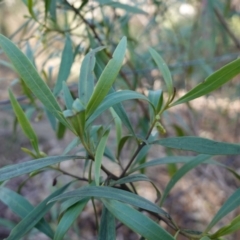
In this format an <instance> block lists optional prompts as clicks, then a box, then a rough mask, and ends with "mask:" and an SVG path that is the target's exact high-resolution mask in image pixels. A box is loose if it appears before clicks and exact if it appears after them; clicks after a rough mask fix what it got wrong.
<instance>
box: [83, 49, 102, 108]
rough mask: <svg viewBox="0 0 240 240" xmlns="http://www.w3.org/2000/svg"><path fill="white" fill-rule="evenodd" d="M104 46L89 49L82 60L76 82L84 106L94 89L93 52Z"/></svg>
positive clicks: (94, 59)
mask: <svg viewBox="0 0 240 240" xmlns="http://www.w3.org/2000/svg"><path fill="white" fill-rule="evenodd" d="M104 48H105V47H98V48H96V49H94V50H91V51H90V52H89V53H88V54H87V55H86V56H85V57H84V59H83V61H82V65H81V71H80V76H79V84H78V97H79V99H80V100H81V101H82V103H83V104H84V106H86V105H87V103H88V101H89V99H90V97H91V95H92V93H93V89H94V74H93V70H94V67H95V62H96V58H95V54H96V52H98V51H101V50H102V49H104Z"/></svg>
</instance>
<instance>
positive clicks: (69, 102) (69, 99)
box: [62, 82, 74, 110]
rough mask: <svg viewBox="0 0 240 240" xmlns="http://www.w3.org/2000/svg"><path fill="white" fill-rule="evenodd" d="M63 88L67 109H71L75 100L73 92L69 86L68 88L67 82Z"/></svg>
mask: <svg viewBox="0 0 240 240" xmlns="http://www.w3.org/2000/svg"><path fill="white" fill-rule="evenodd" d="M62 89H63V96H64V100H65V105H66V107H67V109H69V110H71V109H72V104H73V101H74V100H73V97H72V94H71V92H70V91H69V88H68V86H67V84H66V83H65V82H63V85H62Z"/></svg>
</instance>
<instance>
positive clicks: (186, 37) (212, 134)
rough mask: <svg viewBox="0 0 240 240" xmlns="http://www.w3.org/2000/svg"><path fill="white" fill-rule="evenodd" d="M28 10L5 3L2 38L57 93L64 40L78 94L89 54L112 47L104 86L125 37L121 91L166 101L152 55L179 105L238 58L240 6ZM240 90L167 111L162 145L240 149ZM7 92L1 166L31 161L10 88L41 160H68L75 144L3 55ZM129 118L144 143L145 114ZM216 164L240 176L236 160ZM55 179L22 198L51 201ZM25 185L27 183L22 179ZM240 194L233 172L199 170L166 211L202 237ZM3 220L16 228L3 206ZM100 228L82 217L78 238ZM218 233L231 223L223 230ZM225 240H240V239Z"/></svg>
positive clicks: (1, 110)
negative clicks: (178, 139) (182, 141)
mask: <svg viewBox="0 0 240 240" xmlns="http://www.w3.org/2000/svg"><path fill="white" fill-rule="evenodd" d="M27 2H28V1H26V0H22V1H17V0H8V1H3V0H2V1H0V33H1V34H3V35H5V36H7V37H8V38H10V39H11V40H12V41H14V42H15V43H16V44H17V45H18V46H19V48H20V49H22V51H23V52H24V53H25V54H26V55H27V56H28V57H29V59H30V60H31V61H32V63H33V64H34V65H35V66H36V68H37V69H38V72H39V73H40V74H41V76H42V77H43V79H44V80H45V81H46V82H47V83H48V85H49V87H50V88H53V87H54V84H55V82H56V79H57V78H58V77H59V74H60V73H59V67H60V62H61V56H62V51H63V48H64V44H65V40H66V37H67V36H68V37H70V38H71V41H72V46H73V53H74V61H73V63H72V67H71V72H70V73H69V74H68V75H67V76H66V77H67V83H68V85H69V86H70V89H71V91H72V92H73V94H74V93H76V91H77V85H76V83H77V81H78V76H79V69H80V65H81V62H82V60H83V57H84V56H85V55H86V53H87V52H88V51H89V50H90V49H93V48H96V47H98V46H106V51H101V52H99V53H98V54H97V55H96V58H97V64H96V65H97V67H96V69H95V75H96V76H98V75H99V74H100V72H101V71H100V70H101V68H102V66H105V65H106V63H107V61H108V60H109V59H110V58H111V53H112V52H113V50H114V49H115V47H116V45H117V44H118V42H119V40H120V39H121V38H122V36H127V39H128V51H127V56H126V58H125V62H124V66H123V67H122V70H121V73H120V74H119V77H118V78H117V80H116V82H115V88H116V89H131V90H136V91H138V92H141V93H143V94H147V92H148V91H149V90H158V89H162V90H163V91H165V85H164V82H163V80H162V75H161V73H160V72H159V71H158V69H157V68H156V66H155V64H154V62H153V60H152V58H151V56H150V54H149V52H148V47H152V48H154V49H155V50H156V51H157V52H158V53H160V54H161V56H162V58H163V59H164V60H165V62H166V63H167V65H168V67H169V68H170V71H171V73H172V78H173V82H174V87H175V89H176V96H182V95H183V94H184V93H186V92H187V91H188V90H190V89H192V88H193V87H194V86H196V85H197V84H199V83H201V82H202V81H204V80H205V79H206V78H207V77H208V76H209V75H211V73H213V72H214V71H215V70H217V69H219V68H221V67H222V66H224V65H225V64H227V63H229V62H231V61H233V60H235V59H237V58H238V57H239V50H240V1H239V0H219V1H214V0H189V1H184V0H168V1H166V0H165V1H160V0H133V1H128V0H122V1H109V0H100V1H92V0H89V1H88V0H83V1H77V0H76V1H74V0H68V1H67V0H52V1H32V2H33V5H32V6H29V5H28V4H27ZM46 9H48V10H47V11H46ZM239 80H240V76H238V77H236V78H235V79H233V80H232V81H230V82H229V83H227V84H226V85H224V86H223V87H221V88H220V89H218V90H217V91H215V92H213V93H212V94H209V95H208V96H205V97H202V98H199V99H197V100H194V101H192V102H190V103H188V104H185V105H180V106H177V107H174V108H172V109H170V111H168V112H167V113H165V115H164V117H163V119H162V121H163V124H164V126H165V128H166V130H167V133H166V135H165V136H184V135H190V136H201V137H206V138H210V139H214V140H216V141H228V142H234V143H239V142H240V136H239V133H240V129H239V121H240V119H239V118H240V111H239V110H240V102H239V94H240V81H239ZM0 86H1V87H0V166H1V167H2V166H5V165H8V164H11V163H15V162H20V161H24V160H26V159H29V158H28V157H27V155H26V153H24V152H22V151H21V149H20V148H21V147H26V146H28V145H29V143H28V141H27V140H26V138H25V137H24V136H23V134H22V131H21V130H20V128H19V126H18V124H17V121H16V119H15V118H14V115H13V113H12V111H11V105H10V103H9V100H8V87H11V88H12V89H13V90H14V92H15V94H16V96H17V98H18V100H19V102H20V103H21V105H22V107H23V108H24V109H25V110H26V114H27V116H28V117H29V119H31V120H32V123H33V126H34V129H35V130H36V132H37V133H38V134H39V137H40V142H41V148H42V150H43V151H44V152H46V153H47V154H49V155H57V154H61V153H62V151H63V149H64V148H65V147H66V146H67V144H68V143H69V142H70V141H71V139H72V138H73V136H72V135H71V134H70V133H68V132H58V133H57V135H56V134H55V132H54V127H53V123H52V122H51V121H50V123H49V119H50V118H49V116H48V113H46V111H45V109H43V108H42V107H41V106H40V105H39V103H38V102H37V101H36V100H35V99H34V98H33V97H32V96H31V92H30V91H29V89H27V88H26V86H24V82H23V81H22V80H21V79H19V78H18V76H17V75H16V74H15V72H14V70H13V68H12V65H11V64H10V63H9V61H8V59H7V58H6V56H5V55H4V54H3V52H2V51H1V50H0ZM60 101H61V98H60ZM126 108H127V111H128V112H129V115H130V117H131V120H132V122H133V123H134V126H135V127H136V131H139V134H141V133H142V132H144V131H145V130H144V129H146V131H147V126H148V124H147V121H148V109H147V106H146V105H145V104H143V103H141V104H138V103H136V102H135V103H131V104H127V105H126ZM110 117H111V116H110V115H108V114H106V115H104V116H101V117H100V118H99V119H98V121H99V122H105V123H107V124H109V122H111V118H110ZM112 138H114V135H113V136H112ZM129 151H131V146H128V147H126V150H125V152H126V153H124V155H125V154H126V156H127V155H128V152H129ZM169 154H170V155H171V154H174V151H172V152H167V151H165V150H164V149H161V151H160V150H159V148H156V149H155V148H153V149H152V151H151V152H150V154H149V156H148V158H149V159H153V158H157V157H160V156H165V155H169ZM189 154H190V153H189ZM216 159H217V160H219V161H221V162H224V163H225V164H227V166H230V167H233V168H234V169H235V170H236V171H238V172H239V173H240V164H239V160H240V158H239V157H238V156H231V157H221V158H220V157H218V158H216ZM68 167H69V166H68ZM176 167H177V166H167V167H158V168H154V169H150V170H149V176H150V177H151V178H152V179H153V180H154V181H156V182H157V183H158V187H159V188H160V189H164V186H166V184H167V182H168V181H169V178H170V177H171V176H172V174H173V173H174V171H175V170H176V169H175V168H176ZM174 169H175V170H174ZM52 177H53V176H51V175H44V176H42V177H40V176H38V177H37V178H34V179H36V180H34V182H35V184H33V183H32V182H31V184H26V185H25V186H24V188H23V189H22V191H23V194H25V195H26V196H27V197H28V198H29V199H31V201H32V202H33V203H37V202H38V200H39V199H43V198H44V196H45V195H46V194H44V191H49V190H48V189H49V186H51V179H52ZM43 179H48V180H49V182H48V184H42V181H43ZM20 180H21V181H23V180H24V178H22V179H20ZM20 180H19V179H16V180H13V181H11V183H10V186H11V188H13V189H17V184H18V183H19V181H20ZM36 184H37V185H36ZM145 185H146V186H144V184H141V189H142V190H140V194H142V196H145V197H146V198H148V199H150V200H153V201H154V198H155V195H154V191H153V190H152V189H151V187H150V185H148V184H145ZM237 187H239V182H238V181H236V180H235V178H234V177H233V176H232V175H230V174H229V173H228V172H227V171H226V170H224V169H222V168H220V167H217V166H210V165H209V166H207V165H206V166H200V167H198V168H197V169H195V170H193V171H191V172H190V173H189V174H187V175H186V176H185V177H184V178H183V179H182V180H181V181H180V182H179V183H178V184H177V185H176V187H175V188H174V189H173V191H172V193H171V194H170V196H169V198H168V201H167V202H166V206H165V207H166V209H167V211H168V212H169V213H170V214H171V215H172V216H173V218H174V219H175V220H176V222H177V223H178V224H179V225H181V226H184V227H185V228H189V229H196V230H201V229H203V228H204V226H205V225H206V224H207V223H208V222H209V221H210V220H211V218H212V216H213V215H214V214H215V213H216V212H217V210H218V209H219V207H220V206H221V205H222V203H223V202H224V201H225V200H226V199H227V197H228V196H229V195H230V194H231V193H232V192H233V191H234V190H235V189H236V188H237ZM139 188H140V186H139ZM40 192H41V193H40ZM89 211H91V210H90V209H89ZM238 214H239V212H234V213H232V215H231V214H230V215H231V216H228V217H227V218H226V222H227V221H229V220H230V219H232V218H233V217H234V216H236V215H238ZM90 215H91V214H90ZM0 217H1V219H3V218H8V219H10V220H11V221H12V222H13V223H14V222H16V221H17V220H18V218H17V217H16V216H14V215H12V214H11V213H10V212H9V210H8V209H7V208H6V207H5V206H4V205H3V204H1V205H0ZM48 218H50V219H52V221H53V222H54V221H55V220H56V219H54V209H53V210H52V213H51V216H48ZM83 218H84V216H83ZM1 219H0V220H1ZM86 220H87V222H88V223H90V224H89V225H88V227H86V223H85V225H84V223H83V222H86ZM93 222H94V220H93V219H91V218H90V217H89V216H85V219H84V221H83V219H80V220H79V222H78V224H79V225H78V226H80V228H84V229H85V230H83V232H82V233H81V234H82V235H81V236H82V238H81V239H86V240H88V239H89V240H90V239H96V238H94V223H93ZM226 222H225V223H226ZM221 224H224V222H222V223H220V225H218V227H219V226H221ZM5 225H6V224H5ZM5 225H4V224H3V225H2V227H1V221H0V239H3V238H1V236H2V237H3V236H4V234H6V235H7V234H8V231H9V228H8V227H4V226H5ZM34 234H36V233H34ZM34 234H33V235H32V236H31V235H29V238H28V239H36V238H34V236H35V237H36V235H34ZM70 236H71V239H78V238H77V237H76V236H75V235H74V231H73V230H72V232H71V233H70ZM41 237H42V236H41ZM118 237H119V240H120V239H138V238H137V236H136V235H134V234H132V233H131V234H130V233H129V232H128V230H127V229H122V230H121V232H120V233H119V236H118ZM39 239H40V237H39ZM41 239H44V237H42V238H41ZM69 239H70V238H69ZM180 239H181V238H180ZM182 239H185V238H184V237H183V238H182ZM226 239H229V240H230V239H240V233H239V234H238V233H236V234H235V235H234V236H232V237H226Z"/></svg>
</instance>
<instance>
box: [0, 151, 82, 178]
mask: <svg viewBox="0 0 240 240" xmlns="http://www.w3.org/2000/svg"><path fill="white" fill-rule="evenodd" d="M70 159H85V157H81V156H51V157H45V158H39V159H37V160H31V161H28V162H23V163H18V164H14V165H10V166H6V167H3V168H1V169H0V182H1V181H5V180H8V179H11V178H14V177H17V176H20V175H23V174H26V173H30V172H32V171H36V170H39V169H41V168H44V167H47V166H50V165H54V164H57V163H60V162H62V161H66V160H70Z"/></svg>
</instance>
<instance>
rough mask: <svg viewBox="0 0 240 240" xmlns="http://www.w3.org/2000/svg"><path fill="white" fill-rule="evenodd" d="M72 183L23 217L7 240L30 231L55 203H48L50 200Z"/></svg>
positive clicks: (19, 237) (66, 186) (14, 238)
mask: <svg viewBox="0 0 240 240" xmlns="http://www.w3.org/2000/svg"><path fill="white" fill-rule="evenodd" d="M70 184H71V183H68V184H66V185H65V186H63V187H62V188H60V189H58V190H57V191H55V192H54V193H52V194H51V195H50V196H48V197H47V198H46V199H44V200H43V201H42V202H41V203H40V204H39V205H38V206H36V207H35V208H34V209H33V210H32V211H31V212H30V213H29V214H28V215H27V216H26V217H25V218H23V219H22V221H21V222H20V223H19V224H17V225H16V226H15V227H14V228H13V229H12V231H11V233H10V235H9V237H8V238H7V240H16V239H21V238H22V237H23V236H24V235H25V234H26V233H27V232H28V231H30V230H31V229H32V228H33V227H34V226H35V225H36V224H37V223H38V222H39V221H40V219H41V218H42V217H43V216H44V215H45V214H46V213H47V212H48V211H49V210H50V209H51V207H52V206H53V205H54V203H49V204H47V203H48V202H49V200H50V199H52V198H54V197H56V196H58V195H59V194H61V193H63V192H64V191H65V190H66V189H67V188H68V186H69V185H70Z"/></svg>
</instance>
